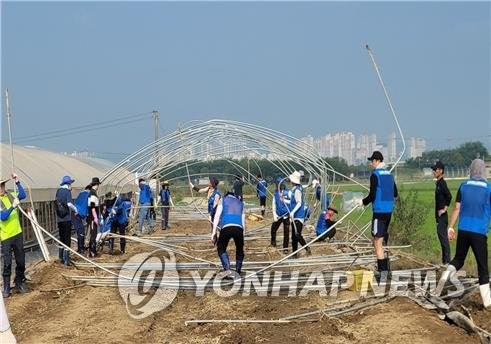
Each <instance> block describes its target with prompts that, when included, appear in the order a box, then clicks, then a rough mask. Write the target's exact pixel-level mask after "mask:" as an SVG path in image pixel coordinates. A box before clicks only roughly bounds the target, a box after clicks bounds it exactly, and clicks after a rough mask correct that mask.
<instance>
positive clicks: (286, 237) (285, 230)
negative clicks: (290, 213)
mask: <svg viewBox="0 0 491 344" xmlns="http://www.w3.org/2000/svg"><path fill="white" fill-rule="evenodd" d="M282 223H283V248H288V241H289V239H290V219H289V218H288V217H287V218H284V217H280V218H279V219H278V221H275V222H273V224H272V225H271V245H273V246H276V232H277V231H278V228H280V226H281V224H282Z"/></svg>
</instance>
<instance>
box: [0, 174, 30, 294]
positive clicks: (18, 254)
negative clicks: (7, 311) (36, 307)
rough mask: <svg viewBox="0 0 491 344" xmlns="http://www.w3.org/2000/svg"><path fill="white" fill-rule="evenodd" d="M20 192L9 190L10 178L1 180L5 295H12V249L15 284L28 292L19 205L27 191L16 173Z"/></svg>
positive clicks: (0, 225) (14, 178)
mask: <svg viewBox="0 0 491 344" xmlns="http://www.w3.org/2000/svg"><path fill="white" fill-rule="evenodd" d="M12 179H13V180H14V181H15V185H16V187H17V190H18V193H15V192H7V191H6V190H5V183H6V182H7V181H9V180H10V179H2V180H0V209H1V212H0V241H1V242H2V245H1V246H2V247H1V252H2V260H3V272H2V275H3V291H2V295H3V297H9V296H10V273H11V270H12V251H14V255H15V286H16V288H17V289H18V290H19V292H21V293H26V292H27V287H26V285H25V279H26V277H25V275H24V273H25V270H26V256H25V253H24V238H23V236H22V227H21V225H20V216H19V212H18V211H17V207H18V206H19V204H20V200H22V199H24V198H26V192H25V191H24V188H23V187H22V184H21V183H20V181H19V180H18V178H17V175H16V174H12Z"/></svg>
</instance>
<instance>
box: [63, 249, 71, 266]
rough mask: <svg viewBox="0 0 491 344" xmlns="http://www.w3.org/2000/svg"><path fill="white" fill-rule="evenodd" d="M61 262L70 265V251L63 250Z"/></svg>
mask: <svg viewBox="0 0 491 344" xmlns="http://www.w3.org/2000/svg"><path fill="white" fill-rule="evenodd" d="M63 264H65V266H70V251H68V250H65V251H64V252H63Z"/></svg>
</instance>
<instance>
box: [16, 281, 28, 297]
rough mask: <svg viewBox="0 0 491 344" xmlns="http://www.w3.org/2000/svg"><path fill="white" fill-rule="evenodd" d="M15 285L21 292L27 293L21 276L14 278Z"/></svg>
mask: <svg viewBox="0 0 491 344" xmlns="http://www.w3.org/2000/svg"><path fill="white" fill-rule="evenodd" d="M15 287H16V288H17V290H18V291H19V293H21V294H25V293H27V286H26V282H24V281H23V280H22V279H21V278H17V277H16V278H15Z"/></svg>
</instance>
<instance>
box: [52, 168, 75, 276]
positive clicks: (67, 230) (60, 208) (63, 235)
mask: <svg viewBox="0 0 491 344" xmlns="http://www.w3.org/2000/svg"><path fill="white" fill-rule="evenodd" d="M73 182H75V179H72V178H71V177H70V176H64V177H63V178H62V180H61V183H60V188H59V189H58V190H57V191H56V196H55V210H56V223H57V225H58V233H59V235H60V241H61V242H62V243H64V244H65V245H66V246H68V247H70V245H71V241H72V235H71V233H72V212H73V214H76V213H77V208H75V206H74V205H73V199H72V184H73ZM58 256H59V259H60V262H61V263H62V264H64V265H66V266H69V265H70V251H68V250H65V249H64V248H63V247H59V248H58Z"/></svg>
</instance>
